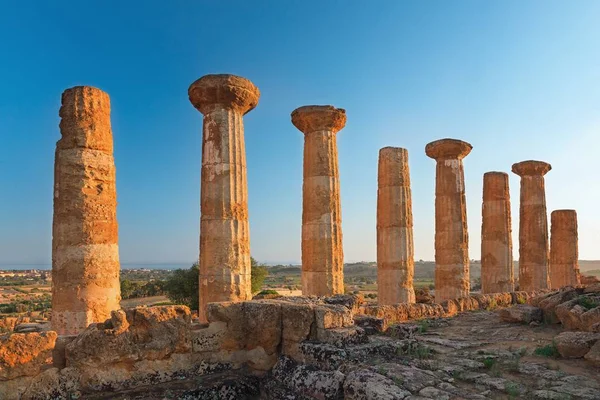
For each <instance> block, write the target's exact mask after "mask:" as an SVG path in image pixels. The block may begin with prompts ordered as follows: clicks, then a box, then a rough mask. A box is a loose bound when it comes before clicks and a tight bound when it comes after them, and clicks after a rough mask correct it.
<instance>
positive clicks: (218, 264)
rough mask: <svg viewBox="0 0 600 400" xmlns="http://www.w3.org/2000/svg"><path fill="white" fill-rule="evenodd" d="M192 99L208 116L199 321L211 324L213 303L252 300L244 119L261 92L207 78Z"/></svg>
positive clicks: (234, 79) (237, 80) (237, 81)
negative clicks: (209, 313)
mask: <svg viewBox="0 0 600 400" xmlns="http://www.w3.org/2000/svg"><path fill="white" fill-rule="evenodd" d="M188 94H189V98H190V102H191V103H192V104H193V105H194V107H196V108H197V109H198V110H199V111H200V112H201V113H202V114H204V123H203V128H202V182H201V199H200V209H201V221H200V305H199V308H200V310H199V314H200V315H199V316H200V320H201V321H206V304H207V303H210V302H218V301H242V300H249V299H251V298H252V293H251V288H250V228H249V224H248V189H247V186H248V182H247V178H246V150H245V146H244V123H243V116H244V114H246V113H247V112H249V111H250V110H252V109H253V108H254V107H256V105H257V104H258V98H259V97H260V92H259V90H258V88H257V87H256V86H254V84H252V82H250V81H249V80H247V79H244V78H241V77H238V76H234V75H206V76H204V77H202V78H200V79H198V80H197V81H196V82H194V83H192V85H191V86H190V88H189V90H188Z"/></svg>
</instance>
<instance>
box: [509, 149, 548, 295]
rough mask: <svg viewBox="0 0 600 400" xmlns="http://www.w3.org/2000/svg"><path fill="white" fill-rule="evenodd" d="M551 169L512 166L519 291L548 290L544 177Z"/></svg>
mask: <svg viewBox="0 0 600 400" xmlns="http://www.w3.org/2000/svg"><path fill="white" fill-rule="evenodd" d="M551 169H552V166H551V165H550V164H548V163H545V162H542V161H532V160H529V161H523V162H520V163H516V164H513V166H512V172H514V173H515V174H517V175H519V176H520V177H521V204H520V209H519V210H520V211H519V217H520V220H519V289H520V290H524V291H528V292H529V291H532V290H538V289H548V288H549V287H550V278H549V274H548V215H547V212H546V188H545V183H544V175H546V174H547V173H548V171H550V170H551Z"/></svg>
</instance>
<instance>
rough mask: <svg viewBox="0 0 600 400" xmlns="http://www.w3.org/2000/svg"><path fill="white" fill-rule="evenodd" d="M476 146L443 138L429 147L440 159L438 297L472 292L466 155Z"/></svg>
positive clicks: (428, 151)
mask: <svg viewBox="0 0 600 400" xmlns="http://www.w3.org/2000/svg"><path fill="white" fill-rule="evenodd" d="M472 148H473V146H471V145H470V144H469V143H466V142H463V141H460V140H455V139H440V140H436V141H435V142H431V143H429V144H428V145H427V146H426V147H425V153H426V154H427V156H429V157H431V158H433V159H435V160H436V165H437V166H436V178H435V179H436V180H435V300H436V302H438V303H441V302H442V301H444V300H448V299H456V298H459V297H466V296H468V295H469V288H470V284H469V233H468V230H467V207H466V199H465V174H464V168H463V161H462V160H463V158H465V157H466V156H467V155H468V154H469V153H470V152H471V149H472Z"/></svg>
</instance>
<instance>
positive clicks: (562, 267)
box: [550, 210, 580, 289]
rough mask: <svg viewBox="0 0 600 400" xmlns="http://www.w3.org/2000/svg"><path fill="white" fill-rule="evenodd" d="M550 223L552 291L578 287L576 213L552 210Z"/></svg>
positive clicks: (573, 211)
mask: <svg viewBox="0 0 600 400" xmlns="http://www.w3.org/2000/svg"><path fill="white" fill-rule="evenodd" d="M550 221H551V225H550V233H551V235H550V285H551V287H552V289H559V288H561V287H563V286H578V285H579V284H580V280H579V250H578V238H577V212H576V211H575V210H554V211H552V213H551V214H550Z"/></svg>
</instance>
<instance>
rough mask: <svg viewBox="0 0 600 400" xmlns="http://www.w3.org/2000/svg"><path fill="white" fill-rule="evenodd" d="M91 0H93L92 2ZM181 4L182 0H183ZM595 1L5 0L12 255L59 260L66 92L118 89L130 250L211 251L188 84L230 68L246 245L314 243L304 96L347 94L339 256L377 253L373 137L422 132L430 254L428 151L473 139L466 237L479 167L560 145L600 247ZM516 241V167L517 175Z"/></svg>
mask: <svg viewBox="0 0 600 400" xmlns="http://www.w3.org/2000/svg"><path fill="white" fill-rule="evenodd" d="M92 3H94V4H92ZM173 4H176V5H173ZM598 20H600V2H597V1H577V2H568V1H512V0H511V1H452V2H450V1H377V2H367V1H308V0H306V1H295V0H293V1H259V2H243V1H197V2H174V3H169V2H164V1H143V2H142V1H132V2H120V1H104V2H81V1H77V2H74V1H62V2H47V1H23V2H4V3H3V4H2V5H0V37H2V38H3V40H2V41H0V57H1V59H0V60H1V62H0V76H2V80H0V94H1V96H0V139H1V146H0V263H49V260H50V254H51V226H52V184H53V182H52V181H53V157H54V147H55V143H56V141H57V140H58V139H59V137H60V133H59V129H58V122H59V118H58V108H59V106H60V95H61V93H62V91H63V90H64V89H66V88H69V87H72V86H75V85H91V86H96V87H99V88H101V89H103V90H105V91H106V92H108V93H109V95H110V96H111V103H112V125H113V132H114V141H115V158H116V165H117V191H118V202H119V206H118V219H119V225H120V229H119V234H120V251H121V259H122V262H156V263H160V262H188V261H189V262H192V261H193V260H195V259H196V258H197V255H198V234H199V218H200V210H199V203H200V201H199V197H200V160H201V152H200V151H201V143H200V141H201V129H202V123H201V117H202V116H201V114H200V113H199V112H197V111H196V110H195V109H194V108H193V107H192V106H191V104H190V103H189V101H188V98H187V88H188V86H189V85H190V83H192V82H193V81H194V80H196V79H197V78H199V77H200V76H202V75H205V74H208V73H233V74H237V75H241V76H244V77H246V78H248V79H250V80H252V81H253V82H254V83H255V84H256V85H257V86H258V87H259V88H260V90H261V92H262V96H261V99H260V102H259V105H258V107H257V108H256V109H255V110H254V111H252V112H250V113H249V114H247V115H246V117H245V130H246V146H247V148H246V151H247V163H248V184H249V188H248V191H249V211H250V225H251V246H252V254H253V255H254V257H255V258H257V259H259V260H262V261H297V260H299V259H300V232H301V204H302V203H301V196H302V194H301V190H302V143H303V137H302V133H300V132H299V131H298V130H296V128H294V127H293V126H292V124H291V123H290V113H291V111H292V110H294V109H295V108H296V107H298V106H301V105H306V104H332V105H335V106H337V107H342V108H345V109H346V111H347V114H348V123H347V125H346V128H345V129H344V130H342V131H341V132H340V133H339V134H338V146H339V163H340V176H341V188H342V212H343V222H342V223H343V233H344V246H345V256H346V260H347V261H357V260H375V258H376V248H375V244H376V235H375V232H376V230H375V216H376V195H377V156H378V151H379V149H380V148H381V147H384V146H398V147H405V148H407V149H408V150H409V157H410V168H411V178H412V189H413V213H414V220H415V227H414V235H415V255H416V258H417V259H429V260H431V259H433V257H434V241H433V239H434V179H435V165H434V161H433V160H431V159H429V158H427V157H426V156H425V154H424V147H425V145H426V144H427V143H428V142H430V141H432V140H435V139H439V138H443V137H452V138H457V139H462V140H465V141H468V142H470V143H471V144H472V145H473V147H474V148H473V151H472V153H471V154H470V155H469V156H468V157H467V158H466V159H465V175H466V191H467V203H468V206H467V207H468V209H467V214H468V224H469V233H470V256H471V258H475V259H477V258H479V254H480V227H481V190H482V176H483V173H484V172H486V171H492V170H499V171H506V172H509V171H510V167H511V165H512V163H514V162H518V161H522V160H526V159H539V160H544V161H547V162H550V163H551V164H552V166H553V170H552V171H551V172H550V173H549V174H548V175H547V176H546V177H547V179H546V188H547V203H548V210H549V212H550V211H551V210H553V209H558V208H574V209H577V211H578V214H579V228H580V229H579V237H580V258H582V259H600V246H598V243H599V242H600V213H599V212H598V210H597V207H598V205H599V204H600V202H599V200H600V185H598V181H599V179H598V166H597V160H598V155H597V154H598V148H599V147H600V146H599V145H600V51H599V43H600V24H598ZM510 185H511V194H512V211H513V238H514V244H515V249H514V256H515V259H517V258H518V205H519V204H518V203H519V180H518V177H517V176H515V175H514V174H511V178H510Z"/></svg>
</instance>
